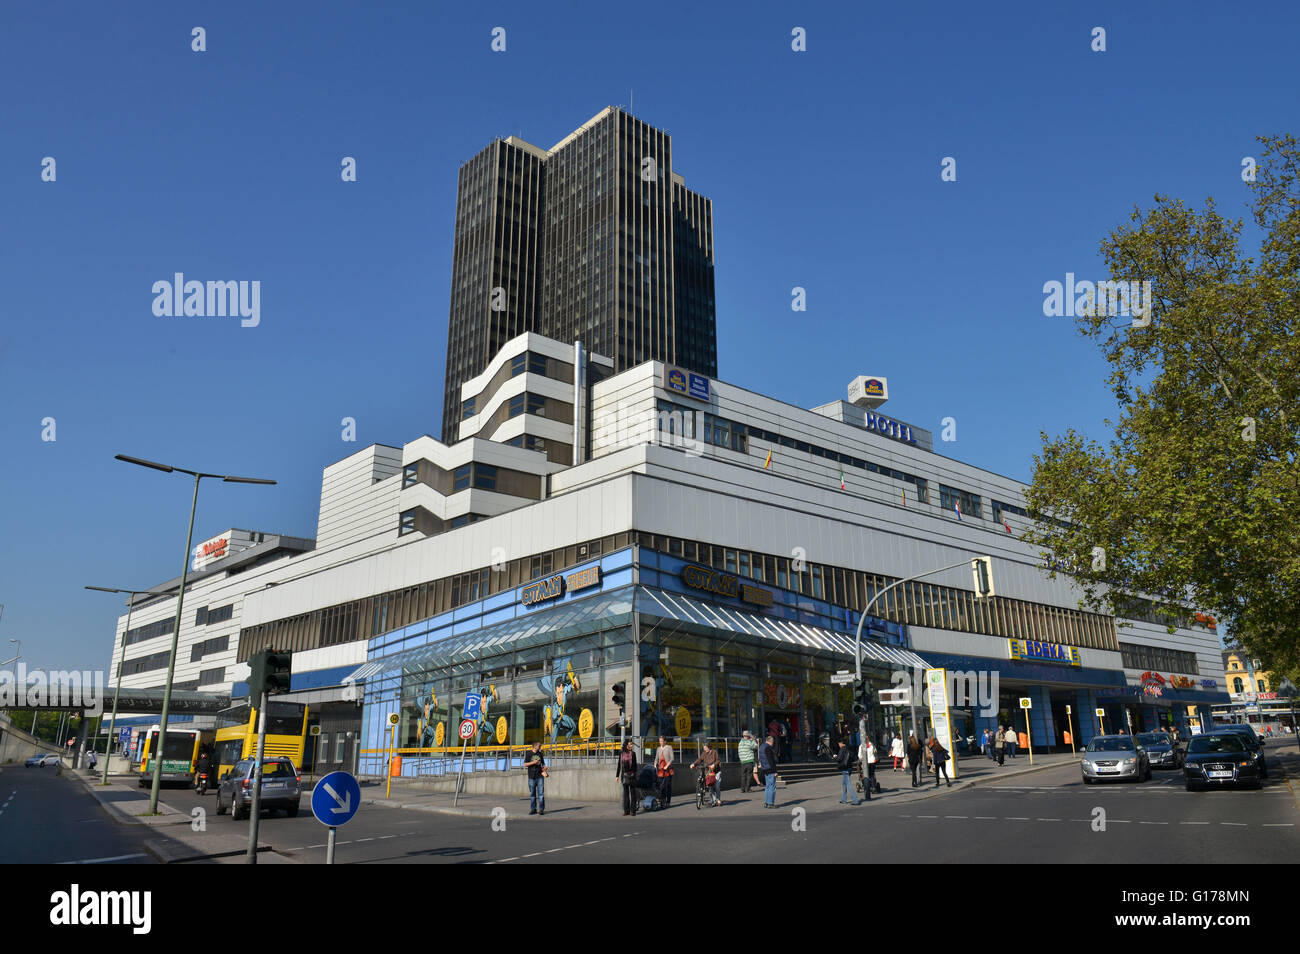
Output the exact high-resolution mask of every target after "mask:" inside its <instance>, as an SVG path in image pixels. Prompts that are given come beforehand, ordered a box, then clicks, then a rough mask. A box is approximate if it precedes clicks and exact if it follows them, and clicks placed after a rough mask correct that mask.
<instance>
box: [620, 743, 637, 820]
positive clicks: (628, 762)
mask: <svg viewBox="0 0 1300 954" xmlns="http://www.w3.org/2000/svg"><path fill="white" fill-rule="evenodd" d="M617 778H618V780H619V781H620V782H622V783H623V814H624V815H631V816H632V817H633V818H635V817H636V803H637V801H638V799H637V787H636V748H635V747H634V746H633V745H632V743H631V742H630V741H628V742H624V743H623V751H622V752H621V753H619V756H618V775H617Z"/></svg>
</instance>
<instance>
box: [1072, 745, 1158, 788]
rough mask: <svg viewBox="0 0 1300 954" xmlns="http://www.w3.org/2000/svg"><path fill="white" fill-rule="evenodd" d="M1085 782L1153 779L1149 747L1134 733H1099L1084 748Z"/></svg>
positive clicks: (1088, 783) (1089, 783)
mask: <svg viewBox="0 0 1300 954" xmlns="http://www.w3.org/2000/svg"><path fill="white" fill-rule="evenodd" d="M1081 771H1082V773H1083V784H1084V785H1091V784H1092V783H1093V782H1098V781H1101V780H1102V779H1109V778H1131V779H1133V780H1134V781H1137V782H1145V781H1147V780H1148V779H1150V778H1151V761H1150V759H1149V758H1148V757H1147V753H1146V750H1145V749H1144V748H1143V747H1142V746H1141V745H1138V744H1137V743H1136V742H1134V741H1133V736H1131V735H1095V736H1093V737H1092V739H1091V740H1090V741H1089V742H1088V747H1087V748H1086V749H1084V750H1083V763H1082V767H1081Z"/></svg>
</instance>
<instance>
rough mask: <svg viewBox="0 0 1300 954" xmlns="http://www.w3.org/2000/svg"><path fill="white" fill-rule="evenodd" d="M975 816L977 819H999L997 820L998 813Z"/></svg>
mask: <svg viewBox="0 0 1300 954" xmlns="http://www.w3.org/2000/svg"><path fill="white" fill-rule="evenodd" d="M975 818H976V820H977V821H997V820H998V817H997V816H996V815H976V816H975Z"/></svg>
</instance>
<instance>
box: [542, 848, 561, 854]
mask: <svg viewBox="0 0 1300 954" xmlns="http://www.w3.org/2000/svg"><path fill="white" fill-rule="evenodd" d="M563 850H564V849H563V848H551V849H549V850H547V852H546V854H548V855H553V854H555V853H556V852H557V851H563Z"/></svg>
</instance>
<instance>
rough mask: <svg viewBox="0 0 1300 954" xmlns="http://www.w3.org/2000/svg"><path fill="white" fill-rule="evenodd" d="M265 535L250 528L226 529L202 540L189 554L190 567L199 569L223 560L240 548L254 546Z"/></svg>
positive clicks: (245, 548) (237, 551)
mask: <svg viewBox="0 0 1300 954" xmlns="http://www.w3.org/2000/svg"><path fill="white" fill-rule="evenodd" d="M265 536H266V534H264V533H254V532H253V531H251V530H227V531H226V532H225V533H221V534H218V535H217V536H215V537H212V538H210V539H208V540H204V541H203V542H202V543H200V544H199V545H198V546H196V547H195V548H194V552H193V554H191V555H192V557H193V560H192V561H191V562H190V569H191V570H201V569H203V568H204V567H205V566H207V565H208V564H209V563H215V562H216V561H218V560H224V559H225V558H226V557H228V556H231V555H232V554H235V553H239V552H240V551H241V550H247V549H249V548H250V547H254V546H256V545H257V544H258V543H260V542H262V538H263V537H265Z"/></svg>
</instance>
